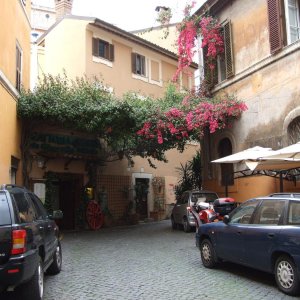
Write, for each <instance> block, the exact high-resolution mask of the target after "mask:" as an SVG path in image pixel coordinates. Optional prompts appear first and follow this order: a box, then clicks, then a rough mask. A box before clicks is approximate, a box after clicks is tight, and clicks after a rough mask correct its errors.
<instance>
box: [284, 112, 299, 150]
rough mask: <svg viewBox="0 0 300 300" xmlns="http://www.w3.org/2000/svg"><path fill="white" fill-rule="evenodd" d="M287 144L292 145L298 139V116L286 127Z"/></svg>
mask: <svg viewBox="0 0 300 300" xmlns="http://www.w3.org/2000/svg"><path fill="white" fill-rule="evenodd" d="M287 135H288V144H289V145H292V144H295V143H298V142H299V141H300V116H298V117H296V118H295V119H294V120H293V121H292V122H291V123H290V124H289V126H288V129H287Z"/></svg>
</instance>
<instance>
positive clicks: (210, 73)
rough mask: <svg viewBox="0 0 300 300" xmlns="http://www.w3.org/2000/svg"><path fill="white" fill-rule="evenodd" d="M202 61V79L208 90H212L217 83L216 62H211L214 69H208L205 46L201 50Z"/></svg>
mask: <svg viewBox="0 0 300 300" xmlns="http://www.w3.org/2000/svg"><path fill="white" fill-rule="evenodd" d="M203 61H204V78H205V81H206V84H207V86H208V88H212V87H213V86H214V85H215V84H217V83H218V66H217V61H216V60H215V61H214V62H213V64H214V69H211V68H210V67H209V61H208V59H207V46H205V47H204V48H203Z"/></svg>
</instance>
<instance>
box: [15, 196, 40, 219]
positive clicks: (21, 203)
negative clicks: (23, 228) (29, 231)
mask: <svg viewBox="0 0 300 300" xmlns="http://www.w3.org/2000/svg"><path fill="white" fill-rule="evenodd" d="M11 195H12V197H13V198H14V199H15V202H16V204H17V207H18V211H19V217H20V220H21V222H25V223H26V222H32V221H33V220H36V211H35V208H34V206H33V204H32V202H31V199H30V198H29V196H27V194H26V193H23V192H20V193H18V192H17V193H11Z"/></svg>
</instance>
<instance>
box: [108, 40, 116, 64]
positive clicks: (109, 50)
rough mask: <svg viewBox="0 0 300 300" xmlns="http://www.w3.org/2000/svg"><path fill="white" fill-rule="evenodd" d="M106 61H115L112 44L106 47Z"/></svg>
mask: <svg viewBox="0 0 300 300" xmlns="http://www.w3.org/2000/svg"><path fill="white" fill-rule="evenodd" d="M108 59H109V60H110V61H114V59H115V47H114V45H112V44H109V46H108Z"/></svg>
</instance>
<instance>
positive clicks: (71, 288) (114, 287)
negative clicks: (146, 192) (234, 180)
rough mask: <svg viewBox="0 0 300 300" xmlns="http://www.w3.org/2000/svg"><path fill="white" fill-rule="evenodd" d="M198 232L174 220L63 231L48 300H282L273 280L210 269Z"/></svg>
mask: <svg viewBox="0 0 300 300" xmlns="http://www.w3.org/2000/svg"><path fill="white" fill-rule="evenodd" d="M194 235H195V233H194V232H191V233H184V232H183V231H180V230H178V231H177V230H175V231H174V230H172V229H171V222H170V220H164V221H159V222H149V223H145V224H139V225H134V226H126V227H114V228H103V229H100V230H99V231H83V232H65V233H64V238H63V240H62V247H63V268H62V272H61V273H60V274H58V275H56V276H46V278H45V297H44V300H78V299H80V300H81V299H82V300H100V299H101V300H152V299H153V300H169V299H170V300H177V299H178V300H185V299H205V300H219V299H220V300H241V299H243V300H244V299H245V300H254V299H255V300H260V299H261V300H268V299H270V300H271V299H272V300H277V299H278V300H279V299H283V300H285V299H295V298H293V297H289V296H287V295H284V294H282V293H281V292H280V291H279V290H278V289H277V287H276V284H275V280H274V278H273V276H272V275H269V274H265V273H262V272H258V271H255V270H252V269H248V268H244V267H240V266H236V265H233V264H228V263H225V264H222V265H221V266H220V267H219V268H217V269H212V270H211V269H206V268H204V267H203V265H202V263H201V259H200V253H199V250H198V249H197V248H196V246H195V240H194Z"/></svg>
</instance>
